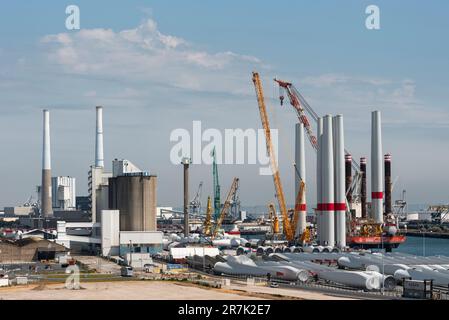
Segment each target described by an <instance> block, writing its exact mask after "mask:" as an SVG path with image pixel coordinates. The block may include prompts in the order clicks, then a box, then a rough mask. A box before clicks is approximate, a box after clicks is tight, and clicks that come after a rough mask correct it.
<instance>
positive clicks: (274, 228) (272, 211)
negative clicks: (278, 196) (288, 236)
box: [268, 202, 279, 235]
mask: <svg viewBox="0 0 449 320" xmlns="http://www.w3.org/2000/svg"><path fill="white" fill-rule="evenodd" d="M268 218H269V219H270V222H271V233H272V234H273V235H275V234H278V233H279V218H278V216H277V214H276V207H275V206H274V203H272V202H270V203H269V204H268Z"/></svg>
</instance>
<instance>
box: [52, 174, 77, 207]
mask: <svg viewBox="0 0 449 320" xmlns="http://www.w3.org/2000/svg"><path fill="white" fill-rule="evenodd" d="M51 186H52V187H51V190H52V193H51V195H52V202H53V204H52V205H53V210H54V211H63V210H76V179H75V178H73V177H52V178H51Z"/></svg>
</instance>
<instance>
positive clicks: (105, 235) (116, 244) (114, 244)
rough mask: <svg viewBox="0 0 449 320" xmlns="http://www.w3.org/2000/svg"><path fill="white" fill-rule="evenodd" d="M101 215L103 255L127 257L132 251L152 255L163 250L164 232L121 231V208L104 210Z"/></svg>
mask: <svg viewBox="0 0 449 320" xmlns="http://www.w3.org/2000/svg"><path fill="white" fill-rule="evenodd" d="M101 215H102V217H101V252H102V255H103V256H105V257H108V256H109V257H110V256H125V257H126V255H127V254H128V253H130V252H132V253H133V254H134V253H138V254H148V255H150V254H152V253H156V252H159V251H160V250H162V236H163V233H162V232H160V231H120V212H119V210H102V212H101Z"/></svg>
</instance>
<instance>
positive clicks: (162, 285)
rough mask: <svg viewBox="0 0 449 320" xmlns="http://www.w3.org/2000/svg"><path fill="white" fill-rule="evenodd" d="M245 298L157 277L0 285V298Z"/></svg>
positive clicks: (244, 296)
mask: <svg viewBox="0 0 449 320" xmlns="http://www.w3.org/2000/svg"><path fill="white" fill-rule="evenodd" d="M2 299H3V300H195V299H197V300H220V299H223V300H229V299H235V300H243V299H244V300H248V299H258V298H257V297H249V296H246V295H239V294H235V293H229V292H227V291H224V290H214V289H207V288H201V287H197V286H188V288H187V287H186V286H184V285H180V284H177V283H173V282H158V281H114V282H96V283H81V289H80V290H68V289H66V288H65V287H64V284H49V285H44V286H43V285H36V284H33V285H28V286H18V287H9V288H0V300H2Z"/></svg>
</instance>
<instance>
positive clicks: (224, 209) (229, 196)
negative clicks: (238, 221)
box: [213, 178, 239, 236]
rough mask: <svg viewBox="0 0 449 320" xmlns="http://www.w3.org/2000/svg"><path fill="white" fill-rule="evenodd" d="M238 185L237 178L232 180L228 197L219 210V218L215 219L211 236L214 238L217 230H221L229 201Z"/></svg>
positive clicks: (229, 204)
mask: <svg viewBox="0 0 449 320" xmlns="http://www.w3.org/2000/svg"><path fill="white" fill-rule="evenodd" d="M238 185H239V178H234V181H232V185H231V188H230V189H229V192H228V196H227V197H226V201H225V203H224V204H223V208H222V209H221V212H220V216H219V217H218V219H217V223H216V224H215V228H214V233H213V236H216V235H217V233H218V230H219V229H220V228H221V224H222V223H223V220H224V218H225V217H226V215H227V214H228V211H229V207H230V206H231V200H232V196H233V195H234V193H235V192H236V191H237V189H238Z"/></svg>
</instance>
